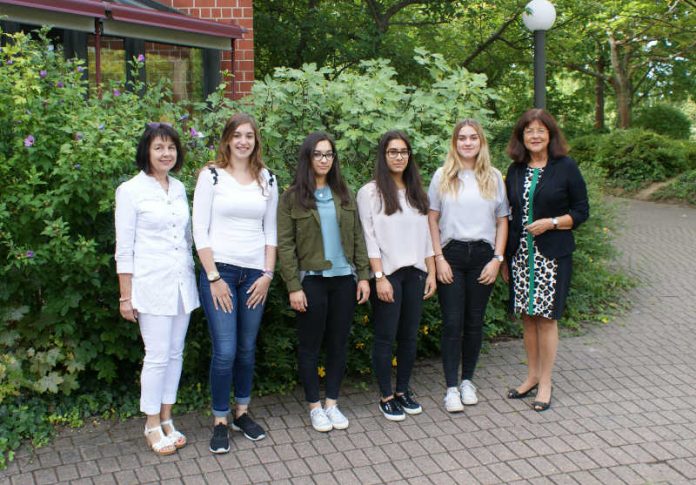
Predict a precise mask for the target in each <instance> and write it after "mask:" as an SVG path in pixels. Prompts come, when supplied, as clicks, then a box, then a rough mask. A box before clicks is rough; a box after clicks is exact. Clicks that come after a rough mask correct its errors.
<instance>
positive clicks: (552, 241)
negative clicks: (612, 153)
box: [505, 157, 590, 261]
mask: <svg viewBox="0 0 696 485" xmlns="http://www.w3.org/2000/svg"><path fill="white" fill-rule="evenodd" d="M526 170H527V164H526V163H515V162H513V163H512V165H510V168H508V171H507V176H506V177H505V187H506V188H507V196H508V200H509V201H510V214H511V217H512V219H511V222H510V226H509V233H508V240H507V246H506V249H505V256H506V258H507V260H508V261H512V257H513V256H514V255H515V253H516V252H517V248H518V246H519V244H520V236H521V235H522V227H523V226H524V225H526V222H525V221H523V220H522V210H523V206H524V200H523V198H522V196H523V194H524V178H525V171H526ZM566 214H570V216H571V217H572V218H573V229H575V228H576V227H578V226H579V225H580V224H582V223H583V222H585V221H586V220H587V218H588V217H589V215H590V206H589V203H588V201H587V187H586V186H585V180H584V179H583V178H582V175H581V174H580V170H579V169H578V165H577V164H576V163H575V160H573V159H572V158H570V157H561V158H556V159H552V160H549V162H548V163H547V164H546V167H545V168H544V174H543V175H542V177H541V180H540V181H539V183H538V184H537V186H536V190H535V191H534V214H533V219H534V220H535V221H536V220H537V219H545V218H549V217H561V216H564V215H566ZM536 243H537V247H538V248H539V251H540V252H541V254H543V255H544V256H546V257H547V258H552V259H555V258H560V257H563V256H568V255H569V254H571V253H572V252H573V250H574V249H575V239H574V238H573V233H572V231H568V230H553V229H551V230H550V231H546V232H545V233H543V234H540V235H539V236H536Z"/></svg>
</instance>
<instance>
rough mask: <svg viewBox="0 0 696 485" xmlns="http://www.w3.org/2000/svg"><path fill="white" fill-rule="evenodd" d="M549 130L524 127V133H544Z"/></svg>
mask: <svg viewBox="0 0 696 485" xmlns="http://www.w3.org/2000/svg"><path fill="white" fill-rule="evenodd" d="M548 132H549V130H547V129H546V128H525V129H524V134H525V135H545V134H547V133H548Z"/></svg>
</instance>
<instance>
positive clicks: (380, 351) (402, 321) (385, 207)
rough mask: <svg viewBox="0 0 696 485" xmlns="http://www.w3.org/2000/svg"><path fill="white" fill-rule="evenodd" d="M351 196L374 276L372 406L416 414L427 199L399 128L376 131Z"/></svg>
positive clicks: (431, 285)
mask: <svg viewBox="0 0 696 485" xmlns="http://www.w3.org/2000/svg"><path fill="white" fill-rule="evenodd" d="M357 200H358V211H359V213H360V221H361V222H362V226H363V231H364V234H365V242H366V244H367V255H368V257H369V259H370V267H371V269H372V273H373V276H374V278H373V279H372V280H371V286H372V288H371V291H370V300H371V304H372V312H373V315H372V321H373V324H374V332H375V336H374V345H373V348H372V366H373V369H374V371H375V375H376V376H377V382H378V384H379V389H380V400H379V409H380V411H381V412H382V414H383V415H384V417H385V418H387V419H388V420H390V421H402V420H404V419H405V417H406V414H418V413H420V412H422V407H421V405H420V404H419V403H418V402H417V401H416V400H415V399H414V397H413V395H412V393H411V391H410V389H409V381H410V379H411V371H412V369H413V364H414V362H415V359H416V339H417V336H418V327H419V324H420V318H421V313H422V309H423V300H425V299H428V298H430V297H431V296H432V295H433V294H434V293H435V288H436V283H435V263H434V261H433V247H432V242H431V239H430V231H429V230H428V218H427V214H428V196H427V195H426V193H425V191H424V190H423V186H422V183H421V178H420V174H419V172H418V165H416V162H415V160H413V155H412V152H411V143H410V141H409V139H408V137H407V136H406V134H405V133H403V132H401V131H388V132H387V133H385V134H384V135H383V136H382V139H381V140H380V142H379V147H378V150H377V163H376V165H375V177H374V180H372V181H371V182H369V183H367V184H366V185H365V186H363V187H362V188H361V189H360V190H359V191H358V197H357ZM395 341H396V343H397V350H396V362H397V369H396V388H393V387H392V383H391V373H392V347H393V345H394V342H395Z"/></svg>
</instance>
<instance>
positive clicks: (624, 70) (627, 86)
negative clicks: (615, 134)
mask: <svg viewBox="0 0 696 485" xmlns="http://www.w3.org/2000/svg"><path fill="white" fill-rule="evenodd" d="M609 47H610V51H611V67H612V68H613V69H614V77H613V78H612V80H611V85H612V87H613V88H614V91H616V110H617V115H618V117H619V128H622V129H626V128H630V126H631V99H632V98H633V91H632V89H633V88H632V86H631V76H630V73H629V70H628V65H629V60H630V57H631V48H630V46H627V45H624V46H621V45H619V43H618V42H617V41H616V39H614V36H613V35H609ZM622 48H623V52H622V53H621V52H619V51H620V50H622Z"/></svg>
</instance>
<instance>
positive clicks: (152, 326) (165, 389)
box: [138, 302, 191, 415]
mask: <svg viewBox="0 0 696 485" xmlns="http://www.w3.org/2000/svg"><path fill="white" fill-rule="evenodd" d="M179 312H180V313H179V314H178V315H175V316H164V315H150V314H147V313H139V314H138V323H139V324H140V335H141V336H142V338H143V343H144V344H145V358H144V359H143V370H142V373H141V374H140V411H142V412H143V413H145V414H148V415H153V414H159V413H160V408H161V407H162V404H174V403H175V402H176V391H177V390H178V388H179V378H180V377H181V367H182V365H183V362H184V358H183V356H184V343H185V340H186V331H187V330H188V324H189V318H190V316H191V314H190V313H184V309H183V305H182V304H181V302H180V303H179Z"/></svg>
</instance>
